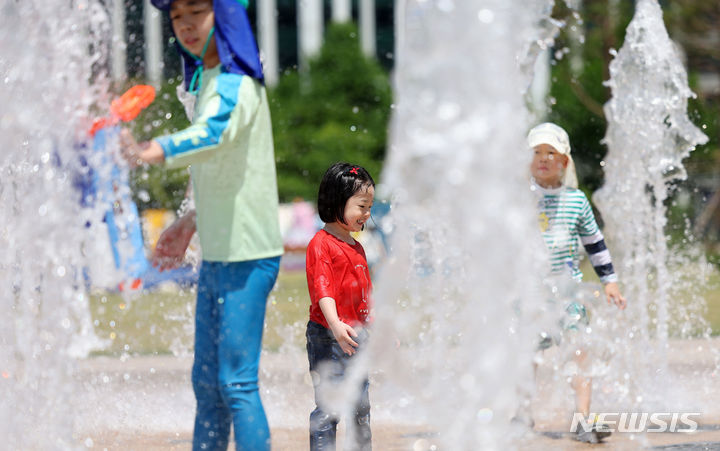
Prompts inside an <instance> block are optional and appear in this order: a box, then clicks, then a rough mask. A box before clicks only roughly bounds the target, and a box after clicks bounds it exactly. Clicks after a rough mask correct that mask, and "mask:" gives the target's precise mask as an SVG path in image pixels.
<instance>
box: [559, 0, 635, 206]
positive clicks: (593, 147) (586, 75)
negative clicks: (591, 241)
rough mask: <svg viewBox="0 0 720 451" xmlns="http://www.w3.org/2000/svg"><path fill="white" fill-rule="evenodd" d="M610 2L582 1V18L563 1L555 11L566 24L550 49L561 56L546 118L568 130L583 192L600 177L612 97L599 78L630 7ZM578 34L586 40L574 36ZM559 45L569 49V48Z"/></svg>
mask: <svg viewBox="0 0 720 451" xmlns="http://www.w3.org/2000/svg"><path fill="white" fill-rule="evenodd" d="M611 3H612V2H609V1H607V0H586V1H584V2H582V11H580V15H581V17H582V18H583V21H582V22H581V23H580V22H578V20H577V19H576V18H575V17H573V14H572V10H570V9H568V8H567V6H565V3H564V2H557V4H556V5H557V6H556V8H555V11H554V12H553V15H554V16H555V17H557V18H559V19H561V20H563V21H564V22H565V23H566V26H565V27H564V28H563V29H562V30H561V32H560V36H559V37H558V39H557V40H556V46H555V49H554V50H555V51H556V55H558V56H559V55H561V54H564V56H563V57H561V58H556V59H554V60H553V67H552V87H551V90H550V96H551V99H552V105H551V109H550V114H549V117H548V119H549V120H551V121H553V122H556V123H557V124H559V125H561V126H562V127H563V128H565V130H567V132H568V134H569V135H570V141H571V144H572V148H573V160H574V161H575V165H576V168H577V172H578V179H579V182H580V185H581V187H582V188H584V189H585V190H586V191H587V192H592V191H594V190H596V189H598V188H599V187H600V185H601V184H602V178H603V173H602V169H601V166H600V161H601V160H602V158H603V157H604V156H605V153H606V152H607V149H606V148H605V146H604V145H602V144H601V143H600V141H601V140H602V138H603V137H604V136H605V130H606V128H607V121H606V120H605V115H604V113H603V110H602V107H603V105H604V104H605V103H606V102H607V101H608V100H609V98H610V92H609V90H608V89H607V88H606V87H605V86H604V85H603V82H604V81H605V80H607V79H608V78H609V72H608V67H609V64H610V61H611V60H612V56H611V54H610V50H611V49H613V48H614V49H619V48H620V46H621V45H622V41H623V37H624V34H625V28H626V27H627V25H628V23H629V22H630V19H632V13H633V5H632V2H616V4H615V5H611ZM578 36H582V37H583V38H584V42H578ZM563 49H567V54H565V52H563ZM558 51H559V52H560V53H558Z"/></svg>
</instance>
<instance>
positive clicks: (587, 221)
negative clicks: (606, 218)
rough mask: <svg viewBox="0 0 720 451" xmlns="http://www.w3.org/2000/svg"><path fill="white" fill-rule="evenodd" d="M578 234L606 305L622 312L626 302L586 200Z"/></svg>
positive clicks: (603, 239) (602, 238)
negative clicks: (602, 292)
mask: <svg viewBox="0 0 720 451" xmlns="http://www.w3.org/2000/svg"><path fill="white" fill-rule="evenodd" d="M583 198H584V196H583ZM579 233H580V241H581V242H582V244H583V247H585V251H586V252H587V253H588V256H590V263H592V265H593V269H594V270H595V273H596V274H597V275H598V277H599V278H600V281H601V282H602V283H603V285H604V288H605V298H606V299H607V301H608V303H610V304H615V305H617V307H618V308H619V309H620V310H624V309H625V307H626V305H627V301H626V300H625V297H623V295H622V293H620V287H619V286H618V284H617V281H618V277H617V275H616V274H615V269H614V268H613V264H612V258H611V257H610V251H609V250H608V248H607V246H606V245H605V237H604V236H603V234H602V231H601V230H600V227H598V225H597V222H596V221H595V215H594V214H593V212H592V207H590V202H588V201H587V199H585V200H584V206H583V212H582V215H581V218H580V226H579Z"/></svg>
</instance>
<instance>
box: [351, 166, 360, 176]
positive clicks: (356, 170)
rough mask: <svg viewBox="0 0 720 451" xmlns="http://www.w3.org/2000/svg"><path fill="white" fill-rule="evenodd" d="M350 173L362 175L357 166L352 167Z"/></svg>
mask: <svg viewBox="0 0 720 451" xmlns="http://www.w3.org/2000/svg"><path fill="white" fill-rule="evenodd" d="M350 173H351V174H355V175H360V174H358V168H357V167H354V168H352V169H350Z"/></svg>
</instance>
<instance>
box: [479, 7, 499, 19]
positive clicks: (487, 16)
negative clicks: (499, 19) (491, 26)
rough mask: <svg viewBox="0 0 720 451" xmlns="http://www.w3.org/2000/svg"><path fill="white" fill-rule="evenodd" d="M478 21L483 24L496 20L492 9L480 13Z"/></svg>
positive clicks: (485, 9) (482, 10) (484, 9)
mask: <svg viewBox="0 0 720 451" xmlns="http://www.w3.org/2000/svg"><path fill="white" fill-rule="evenodd" d="M478 19H479V20H480V22H481V23H491V22H492V21H493V20H494V19H495V13H493V12H492V10H490V9H487V8H483V9H481V10H480V11H478Z"/></svg>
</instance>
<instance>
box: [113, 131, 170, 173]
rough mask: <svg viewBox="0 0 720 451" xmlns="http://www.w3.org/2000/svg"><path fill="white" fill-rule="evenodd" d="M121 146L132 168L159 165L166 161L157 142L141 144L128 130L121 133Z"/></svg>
mask: <svg viewBox="0 0 720 451" xmlns="http://www.w3.org/2000/svg"><path fill="white" fill-rule="evenodd" d="M120 144H121V147H122V152H123V157H125V159H126V160H127V161H128V163H130V166H132V167H136V166H140V165H141V164H143V163H147V164H159V163H162V162H164V161H165V153H164V152H163V148H162V147H161V146H160V144H158V143H157V141H148V142H144V143H142V144H140V143H138V142H137V141H136V140H135V138H134V137H133V135H132V133H130V130H128V129H126V128H124V129H122V130H121V131H120Z"/></svg>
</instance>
